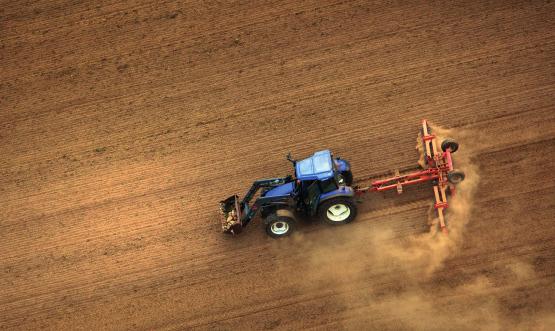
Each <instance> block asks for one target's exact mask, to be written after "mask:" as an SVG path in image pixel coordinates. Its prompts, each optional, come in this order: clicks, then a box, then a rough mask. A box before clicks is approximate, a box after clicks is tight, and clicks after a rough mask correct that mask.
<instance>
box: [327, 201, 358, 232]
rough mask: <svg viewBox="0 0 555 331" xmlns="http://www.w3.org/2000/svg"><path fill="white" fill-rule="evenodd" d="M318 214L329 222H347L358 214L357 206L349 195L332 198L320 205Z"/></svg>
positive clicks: (337, 223) (333, 223)
mask: <svg viewBox="0 0 555 331" xmlns="http://www.w3.org/2000/svg"><path fill="white" fill-rule="evenodd" d="M318 216H319V217H320V219H321V220H322V221H324V222H325V223H327V224H331V225H339V224H347V223H350V222H351V221H352V220H354V219H355V217H356V216H357V206H356V204H355V202H354V201H353V199H352V198H349V197H337V198H332V199H329V200H326V201H324V202H322V204H321V205H320V206H319V207H318Z"/></svg>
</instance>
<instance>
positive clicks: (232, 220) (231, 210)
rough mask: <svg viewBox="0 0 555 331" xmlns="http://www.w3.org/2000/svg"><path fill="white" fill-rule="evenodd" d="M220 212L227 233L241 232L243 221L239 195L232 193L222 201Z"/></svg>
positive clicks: (223, 228) (224, 230) (223, 227)
mask: <svg viewBox="0 0 555 331" xmlns="http://www.w3.org/2000/svg"><path fill="white" fill-rule="evenodd" d="M220 213H221V215H222V217H221V221H222V230H223V232H226V233H231V234H239V233H240V232H241V230H242V229H243V224H242V223H241V207H240V204H239V197H238V196H237V195H232V196H230V197H229V198H227V199H225V200H223V201H220Z"/></svg>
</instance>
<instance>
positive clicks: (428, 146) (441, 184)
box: [354, 120, 464, 234]
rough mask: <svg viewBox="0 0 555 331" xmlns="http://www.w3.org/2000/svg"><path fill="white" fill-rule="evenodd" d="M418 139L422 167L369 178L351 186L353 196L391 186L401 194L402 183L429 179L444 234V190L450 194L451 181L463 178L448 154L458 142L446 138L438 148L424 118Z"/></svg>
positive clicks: (453, 192) (410, 183)
mask: <svg viewBox="0 0 555 331" xmlns="http://www.w3.org/2000/svg"><path fill="white" fill-rule="evenodd" d="M419 140H420V143H421V144H422V146H423V148H422V149H421V152H422V153H423V154H424V155H423V157H424V164H422V166H423V168H424V169H423V170H420V171H415V172H412V173H407V174H403V175H401V174H400V173H399V170H396V171H395V175H394V176H393V177H390V178H386V179H380V180H375V181H373V182H371V185H370V186H366V187H358V186H355V187H354V188H355V193H356V195H357V196H360V195H362V194H364V193H367V192H369V191H373V192H381V191H388V190H393V189H395V190H397V193H398V194H401V193H403V187H404V186H407V185H413V184H418V183H423V182H428V181H431V182H432V183H433V190H434V198H435V203H434V208H435V209H436V210H437V214H438V219H439V227H440V229H441V231H442V232H443V233H444V234H448V230H447V226H446V222H445V216H444V210H445V209H446V208H447V207H449V203H448V202H447V195H446V194H445V191H446V190H447V189H449V190H450V194H451V195H454V194H455V186H454V184H457V183H459V182H461V181H462V180H463V179H464V173H463V172H461V171H458V170H455V169H454V167H453V159H452V157H451V154H452V153H454V152H455V151H456V150H457V149H458V144H457V143H456V142H455V141H454V140H451V139H446V140H444V141H443V142H442V143H441V149H439V148H438V143H437V136H436V135H435V134H434V133H433V132H432V130H431V128H430V126H429V124H428V122H427V121H426V120H422V129H421V133H420V135H419ZM417 147H418V146H417ZM369 179H371V177H369V178H362V179H360V180H359V182H363V181H367V180H369Z"/></svg>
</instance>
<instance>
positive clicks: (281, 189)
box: [264, 182, 295, 198]
mask: <svg viewBox="0 0 555 331" xmlns="http://www.w3.org/2000/svg"><path fill="white" fill-rule="evenodd" d="M294 189H295V182H289V183H285V184H283V185H280V186H276V187H274V188H273V189H271V190H269V191H267V192H266V193H265V194H264V197H267V198H269V197H282V196H288V195H290V194H291V192H293V190H294Z"/></svg>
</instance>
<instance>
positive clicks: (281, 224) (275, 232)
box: [265, 214, 295, 238]
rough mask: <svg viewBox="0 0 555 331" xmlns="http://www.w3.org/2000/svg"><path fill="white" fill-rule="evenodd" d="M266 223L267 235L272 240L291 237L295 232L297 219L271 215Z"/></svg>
mask: <svg viewBox="0 0 555 331" xmlns="http://www.w3.org/2000/svg"><path fill="white" fill-rule="evenodd" d="M265 223H266V233H267V234H268V235H269V236H270V237H272V238H281V237H286V236H289V235H291V233H293V231H294V230H295V219H294V218H292V217H288V216H278V215H277V214H270V215H269V216H268V217H266V222H265Z"/></svg>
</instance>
